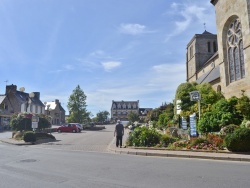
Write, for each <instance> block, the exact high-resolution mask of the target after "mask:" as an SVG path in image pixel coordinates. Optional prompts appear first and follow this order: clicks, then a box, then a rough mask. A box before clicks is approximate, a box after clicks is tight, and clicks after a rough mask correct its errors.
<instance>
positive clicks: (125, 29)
mask: <svg viewBox="0 0 250 188" xmlns="http://www.w3.org/2000/svg"><path fill="white" fill-rule="evenodd" d="M119 29H120V32H121V33H125V34H130V35H138V34H142V33H146V26H144V25H140V24H121V25H120V28H119Z"/></svg>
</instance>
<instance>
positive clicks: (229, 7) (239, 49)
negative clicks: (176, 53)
mask: <svg viewBox="0 0 250 188" xmlns="http://www.w3.org/2000/svg"><path fill="white" fill-rule="evenodd" d="M210 2H211V3H212V4H213V5H214V7H215V13H216V26H217V35H214V34H211V33H209V32H207V31H205V32H204V33H203V34H200V35H195V36H194V37H193V38H192V40H191V41H190V42H189V43H188V45H187V55H186V57H187V60H186V70H187V81H188V82H192V81H196V82H197V83H199V84H200V83H204V82H207V83H210V84H211V85H212V86H213V88H214V89H215V90H216V91H218V92H221V93H222V94H223V95H224V96H225V97H226V98H230V97H232V96H236V97H241V94H242V91H244V92H245V95H247V96H249V97H250V84H249V83H250V65H249V64H250V56H249V54H250V16H249V15H250V1H249V0H237V1H236V0H210Z"/></svg>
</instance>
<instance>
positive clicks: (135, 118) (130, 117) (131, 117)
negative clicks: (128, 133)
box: [128, 112, 140, 123]
mask: <svg viewBox="0 0 250 188" xmlns="http://www.w3.org/2000/svg"><path fill="white" fill-rule="evenodd" d="M139 119H140V118H139V114H138V113H135V112H130V113H129V114H128V120H129V121H130V122H131V123H133V122H135V121H139Z"/></svg>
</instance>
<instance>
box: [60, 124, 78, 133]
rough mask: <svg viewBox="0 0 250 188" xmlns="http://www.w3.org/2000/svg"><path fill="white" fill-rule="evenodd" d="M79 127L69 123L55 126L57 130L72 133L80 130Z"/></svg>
mask: <svg viewBox="0 0 250 188" xmlns="http://www.w3.org/2000/svg"><path fill="white" fill-rule="evenodd" d="M81 131H82V130H81V128H80V127H79V126H78V125H77V124H73V123H69V124H66V125H62V126H60V127H58V128H57V132H59V133H60V132H73V133H78V132H81Z"/></svg>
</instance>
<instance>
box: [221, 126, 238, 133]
mask: <svg viewBox="0 0 250 188" xmlns="http://www.w3.org/2000/svg"><path fill="white" fill-rule="evenodd" d="M238 128H240V127H239V126H238V125H233V124H231V125H227V126H225V127H222V128H221V130H220V133H221V134H222V135H227V134H230V133H233V132H234V131H235V129H238Z"/></svg>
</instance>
